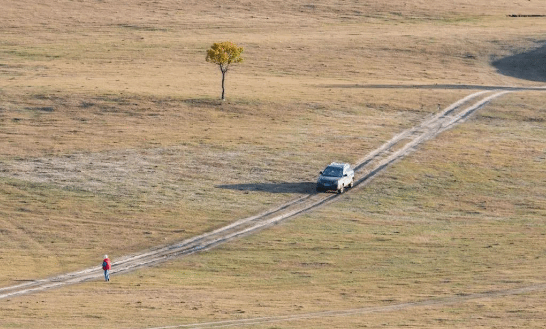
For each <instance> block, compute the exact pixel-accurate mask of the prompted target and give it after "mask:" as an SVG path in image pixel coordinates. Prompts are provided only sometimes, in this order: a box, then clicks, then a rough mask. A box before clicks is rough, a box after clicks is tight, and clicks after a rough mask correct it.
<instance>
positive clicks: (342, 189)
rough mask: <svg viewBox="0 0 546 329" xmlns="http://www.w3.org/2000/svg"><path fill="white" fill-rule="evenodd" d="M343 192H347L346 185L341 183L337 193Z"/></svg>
mask: <svg viewBox="0 0 546 329" xmlns="http://www.w3.org/2000/svg"><path fill="white" fill-rule="evenodd" d="M343 192H345V187H344V186H343V185H341V187H340V188H339V190H337V193H339V194H342V193H343Z"/></svg>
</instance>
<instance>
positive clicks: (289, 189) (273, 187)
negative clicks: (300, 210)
mask: <svg viewBox="0 0 546 329" xmlns="http://www.w3.org/2000/svg"><path fill="white" fill-rule="evenodd" d="M316 186H317V184H316V183H313V182H301V183H255V184H229V185H216V186H215V187H217V188H223V189H228V190H238V191H252V192H268V193H299V194H316V193H317V191H316Z"/></svg>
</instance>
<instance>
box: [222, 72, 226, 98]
mask: <svg viewBox="0 0 546 329" xmlns="http://www.w3.org/2000/svg"><path fill="white" fill-rule="evenodd" d="M226 72H227V71H224V70H222V100H223V101H225V100H226V96H225V93H226V88H225V80H226Z"/></svg>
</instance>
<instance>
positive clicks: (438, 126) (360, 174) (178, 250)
mask: <svg viewBox="0 0 546 329" xmlns="http://www.w3.org/2000/svg"><path fill="white" fill-rule="evenodd" d="M518 90H524V89H513V90H485V91H480V92H476V93H474V94H471V95H469V96H467V97H465V98H463V99H461V100H459V101H457V102H456V103H454V104H452V105H450V106H449V107H447V108H446V109H444V110H443V111H441V112H440V113H437V114H436V115H434V116H431V117H429V118H426V119H425V120H424V121H423V122H422V123H421V124H419V125H418V126H415V127H413V128H410V129H408V130H405V131H403V132H402V133H400V134H398V135H396V136H394V137H393V138H392V139H391V140H389V141H387V142H386V143H385V144H383V145H382V146H380V147H379V148H377V149H375V150H374V151H372V152H371V153H369V154H368V155H366V156H365V157H363V158H362V159H360V160H359V161H358V162H357V163H356V164H354V168H355V187H354V188H353V189H358V188H359V187H361V186H363V185H365V184H367V183H368V182H369V181H370V180H371V179H372V178H373V177H374V176H375V175H377V174H378V173H380V172H381V171H383V170H385V168H387V167H388V166H389V165H391V164H392V163H394V162H396V161H398V160H399V159H401V158H403V157H405V156H406V155H408V154H410V153H411V152H413V151H415V150H416V148H417V147H418V146H419V145H420V144H422V143H424V142H426V141H427V140H429V139H431V138H434V137H435V136H437V135H438V134H440V133H442V132H444V131H445V130H447V129H450V128H452V127H454V126H455V125H456V124H459V123H461V122H463V121H464V120H465V119H467V118H468V117H469V116H470V115H471V114H472V113H474V112H476V111H477V110H478V109H480V108H481V107H483V106H484V105H486V104H487V103H488V102H490V101H491V100H493V99H495V98H497V97H500V96H502V95H504V94H506V93H509V92H514V91H518ZM339 197H342V195H339V194H327V193H323V194H310V195H306V196H303V197H300V198H297V199H294V200H291V201H289V202H287V203H285V204H283V205H281V206H279V207H276V208H273V209H270V210H268V211H266V212H264V213H261V214H258V215H255V216H251V217H248V218H244V219H241V220H239V221H236V222H234V223H232V224H230V225H227V226H224V227H222V228H219V229H217V230H214V231H211V232H207V233H204V234H202V235H199V236H196V237H193V238H190V239H187V240H184V241H181V242H179V243H176V244H172V245H169V246H165V247H158V248H153V249H150V250H147V251H145V252H142V253H139V254H134V255H129V256H125V257H123V258H120V259H118V260H117V261H116V262H114V263H113V264H112V265H113V266H112V267H113V269H112V271H111V273H112V274H120V273H124V272H129V271H133V270H136V269H139V268H143V267H147V266H151V265H156V264H159V263H162V262H165V261H168V260H170V259H172V258H175V257H180V256H183V255H189V254H193V253H195V252H199V251H202V250H206V249H210V248H213V247H215V246H217V245H219V244H221V243H224V242H227V241H230V240H233V239H235V238H238V237H241V236H244V235H247V234H251V233H254V232H256V231H258V230H261V229H264V228H267V227H269V226H271V225H274V224H277V223H279V222H281V221H283V220H286V219H288V218H291V217H294V216H296V215H299V214H302V213H305V212H309V211H311V210H313V209H315V208H317V207H320V206H322V205H324V204H326V203H329V202H332V201H334V200H336V199H337V198H339ZM100 278H102V270H101V268H100V267H99V266H97V267H91V268H87V269H84V270H81V271H76V272H72V273H66V274H62V275H58V276H54V277H50V278H45V279H39V280H34V281H31V282H27V283H23V284H19V285H15V286H9V287H4V288H0V299H6V298H11V297H16V296H19V295H23V294H29V293H36V292H40V291H44V290H47V289H52V288H57V287H61V286H64V285H68V284H75V283H81V282H85V281H89V280H97V279H100Z"/></svg>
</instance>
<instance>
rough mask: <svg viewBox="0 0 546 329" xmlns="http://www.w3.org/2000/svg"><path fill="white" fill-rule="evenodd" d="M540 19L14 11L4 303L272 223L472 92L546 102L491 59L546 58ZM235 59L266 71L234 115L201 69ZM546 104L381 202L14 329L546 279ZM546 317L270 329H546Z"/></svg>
mask: <svg viewBox="0 0 546 329" xmlns="http://www.w3.org/2000/svg"><path fill="white" fill-rule="evenodd" d="M541 10H544V9H543V6H542V5H541V4H540V3H539V1H506V2H505V1H501V2H500V3H499V1H487V0H478V1H466V0H459V1H434V2H432V3H431V2H430V1H389V2H388V3H387V2H385V1H368V2H365V3H353V2H345V1H339V2H329V1H315V2H313V3H312V4H311V3H306V2H299V1H292V2H290V3H285V2H274V1H273V2H272V1H253V2H244V1H234V2H229V3H226V4H222V5H219V4H218V3H216V2H212V1H195V2H194V3H188V2H184V4H181V3H179V2H177V1H160V2H157V1H156V2H146V1H139V2H136V1H116V2H111V1H97V2H92V3H90V2H79V1H56V2H48V3H47V4H41V3H37V2H35V1H18V2H16V3H10V4H5V5H3V6H2V11H0V22H2V23H0V24H1V29H2V32H3V33H2V36H1V37H0V41H1V42H2V49H1V50H0V54H1V56H0V100H1V104H0V145H1V153H0V176H1V178H0V186H1V187H0V260H1V261H2V263H3V265H4V266H3V269H2V271H0V286H8V285H12V284H16V283H18V282H21V281H24V280H31V279H37V278H41V277H46V276H50V275H53V274H56V273H62V272H67V271H71V270H76V269H80V268H83V267H88V266H91V265H97V263H98V262H100V257H101V256H102V254H104V253H108V254H111V255H112V258H113V259H114V260H115V257H116V256H117V257H119V256H121V255H125V254H128V253H132V252H136V251H140V250H143V249H146V248H150V247H152V246H155V245H158V244H166V243H169V242H172V241H177V240H181V239H184V238H187V237H190V236H194V235H196V234H199V233H202V232H205V231H209V230H211V229H213V228H216V227H219V226H221V225H224V224H227V223H229V222H232V221H234V220H236V219H239V218H242V217H245V216H249V215H253V214H256V213H257V212H259V211H262V210H265V209H268V208H270V207H272V206H274V205H278V204H280V203H282V202H283V201H286V200H289V199H292V198H294V197H295V196H296V195H298V194H300V193H305V188H304V187H306V186H308V185H309V183H310V182H313V181H314V180H315V178H316V174H317V172H318V170H320V169H322V167H323V166H324V165H325V164H327V163H329V162H330V161H332V160H340V161H348V162H354V161H356V160H357V159H360V158H361V157H362V156H363V155H365V154H366V153H368V152H369V151H371V150H373V149H374V148H376V147H378V146H379V145H381V144H382V143H383V142H384V141H386V140H388V139H389V138H390V137H392V136H393V135H394V134H396V133H398V132H400V131H402V130H403V129H405V128H407V127H411V126H413V125H415V124H416V123H418V122H420V121H421V120H422V119H423V118H424V117H426V116H427V115H430V114H431V113H434V112H436V111H437V110H438V108H439V107H440V108H445V107H446V106H448V105H449V104H451V103H453V102H455V101H456V100H458V99H460V98H462V97H464V96H466V95H468V94H469V93H470V91H469V90H468V89H466V88H472V86H474V85H479V86H496V85H512V84H517V85H527V86H531V85H536V83H534V82H530V81H525V80H518V79H515V78H511V77H506V76H502V75H499V74H497V73H496V69H495V68H493V67H492V66H491V65H490V63H491V61H492V59H495V58H500V57H502V56H506V55H510V54H512V53H513V52H514V51H524V50H526V49H531V48H532V47H536V46H537V45H539V43H538V40H542V39H543V31H544V28H545V25H546V22H545V21H544V20H543V19H532V18H518V19H514V18H508V17H506V15H507V14H512V13H516V14H520V13H523V14H525V13H532V14H536V13H540V11H541ZM544 14H546V13H544ZM222 40H232V41H234V42H236V43H237V44H240V45H242V46H243V47H245V53H244V54H245V56H246V62H244V63H242V64H241V65H238V66H236V67H234V69H233V70H232V71H230V72H229V73H228V75H227V98H228V101H227V102H224V103H222V102H219V101H218V100H217V99H218V98H219V96H220V80H219V79H220V73H219V72H217V68H216V67H214V66H213V65H210V64H208V63H206V62H205V60H204V56H205V50H206V49H207V48H208V47H209V46H210V44H212V43H213V42H217V41H222ZM411 85H424V86H427V87H424V88H417V89H415V88H407V87H405V86H411ZM543 104H544V95H542V94H541V93H539V92H518V93H514V94H511V95H508V96H504V97H502V98H500V99H497V100H495V101H494V102H493V103H491V104H489V105H488V106H487V107H486V108H484V109H482V110H480V112H479V113H478V114H477V115H476V116H475V117H474V118H473V119H472V120H471V121H469V122H467V123H465V124H464V125H462V126H459V127H457V128H456V129H455V130H453V131H449V132H447V133H445V134H443V135H441V136H440V137H439V138H438V139H436V140H433V141H430V142H429V143H427V144H426V145H425V146H424V147H422V148H421V149H420V150H419V151H418V152H417V153H415V154H413V155H412V156H411V157H409V158H408V159H405V160H403V161H401V162H399V163H397V164H396V165H394V166H393V167H392V168H390V169H389V171H388V172H387V173H385V174H383V175H381V176H380V177H377V178H376V179H374V181H373V183H372V184H370V185H369V186H366V187H364V188H361V189H359V190H356V191H353V192H351V193H350V194H347V195H346V196H345V197H344V198H343V199H342V200H340V201H338V202H337V203H334V204H331V205H328V206H327V207H324V208H322V209H320V210H319V211H316V212H313V213H310V214H307V215H305V216H300V217H298V218H295V219H292V220H291V221H289V222H287V223H284V224H283V225H279V226H277V227H274V228H272V229H270V230H267V231H262V232H260V233H259V234H258V235H255V236H250V237H246V238H244V239H242V240H240V241H236V242H233V243H230V244H227V245H225V246H222V247H220V248H218V249H215V250H211V251H209V252H206V253H201V254H196V255H193V256H190V257H186V258H183V259H181V260H178V261H174V262H171V263H168V264H165V265H163V266H159V267H155V268H151V269H145V270H140V271H138V272H135V273H131V274H128V275H123V276H116V277H114V278H113V281H112V282H111V284H109V285H106V284H104V283H103V282H90V283H86V284H82V285H76V286H70V287H65V288H62V289H58V290H54V291H48V292H44V293H40V294H36V295H29V296H23V297H18V298H13V299H11V300H2V301H0V310H1V311H0V326H2V327H8V328H9V327H14V328H17V327H19V328H36V327H40V328H53V327H70V328H77V327H80V328H90V327H101V328H106V327H112V328H119V327H131V328H143V327H157V326H164V325H173V324H175V325H176V324H185V323H195V322H211V321H219V320H223V319H236V318H247V317H248V318H252V317H263V316H277V315H287V314H300V313H301V314H304V313H309V312H316V311H323V310H343V309H349V308H355V307H357V308H358V307H374V306H383V305H392V304H396V303H401V302H406V301H415V300H426V299H434V298H441V297H449V296H453V295H458V294H467V293H476V292H484V291H489V290H503V289H510V288H514V287H519V286H526V285H532V284H534V283H542V282H543V276H542V275H541V274H542V273H543V272H544V268H545V265H546V264H545V258H544V252H545V249H544V248H545V247H544V236H545V235H546V227H545V225H544V223H543V219H544V216H545V215H546V200H545V199H544V195H545V194H544V190H545V184H546V177H545V175H546V174H545V173H544V167H545V161H546V150H545V148H544V145H546V135H545V134H544V131H545V130H544V128H545V120H546V113H545V111H544V106H543ZM340 145H345V146H346V147H343V148H341V147H340ZM284 183H293V186H295V187H293V188H283V184H284ZM237 184H255V185H256V188H255V189H250V190H246V191H241V190H238V189H237V188H229V187H230V186H232V187H234V186H236V185H237ZM298 184H300V185H298ZM220 186H223V188H221V187H220ZM290 186H292V185H290ZM298 186H300V187H298ZM260 189H261V190H260ZM543 299H544V292H543V291H541V292H534V293H529V294H525V295H517V296H508V297H502V298H491V299H480V300H473V301H469V302H465V303H458V304H453V305H442V306H431V307H417V308H414V309H404V310H400V311H397V312H383V313H373V314H366V315H357V316H343V317H333V318H327V317H319V318H311V319H306V320H300V321H291V322H280V323H275V324H257V325H256V326H255V327H256V328H262V327H263V328H271V327H278V328H301V327H308V328H334V327H336V328H347V327H359V326H368V327H381V326H382V327H384V326H387V327H400V326H413V327H449V328H452V327H460V328H466V327H477V326H484V327H495V326H504V327H506V326H514V327H541V326H542V325H543V323H544V320H545V319H544V315H543V314H545V312H544V311H545V310H544V305H543V303H542V301H543Z"/></svg>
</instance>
